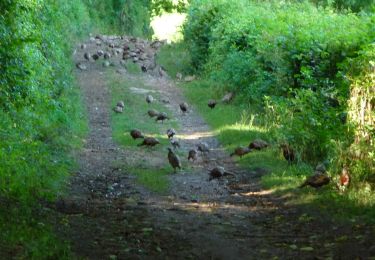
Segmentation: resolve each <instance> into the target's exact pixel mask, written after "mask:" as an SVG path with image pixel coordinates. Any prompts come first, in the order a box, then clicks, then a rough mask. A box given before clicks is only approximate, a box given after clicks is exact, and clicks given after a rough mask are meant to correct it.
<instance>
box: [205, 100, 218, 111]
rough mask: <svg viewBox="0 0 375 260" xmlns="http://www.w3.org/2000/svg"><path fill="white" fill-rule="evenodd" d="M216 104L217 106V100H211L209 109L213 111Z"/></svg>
mask: <svg viewBox="0 0 375 260" xmlns="http://www.w3.org/2000/svg"><path fill="white" fill-rule="evenodd" d="M216 104H217V102H216V100H214V99H210V100H208V104H207V105H208V107H209V108H211V109H213V108H215V106H216Z"/></svg>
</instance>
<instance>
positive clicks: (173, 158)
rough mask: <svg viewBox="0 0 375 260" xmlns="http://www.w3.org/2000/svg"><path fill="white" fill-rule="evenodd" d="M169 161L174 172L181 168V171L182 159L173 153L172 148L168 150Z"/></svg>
mask: <svg viewBox="0 0 375 260" xmlns="http://www.w3.org/2000/svg"><path fill="white" fill-rule="evenodd" d="M168 161H169V163H170V165H171V166H172V167H173V170H174V172H176V168H179V169H180V170H181V162H180V158H179V157H178V155H176V154H175V153H174V152H173V151H172V149H171V148H168Z"/></svg>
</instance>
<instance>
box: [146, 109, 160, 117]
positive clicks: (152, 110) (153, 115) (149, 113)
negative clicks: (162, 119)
mask: <svg viewBox="0 0 375 260" xmlns="http://www.w3.org/2000/svg"><path fill="white" fill-rule="evenodd" d="M147 114H148V115H149V116H150V117H155V116H158V115H159V112H158V111H156V110H155V109H150V110H149V111H147Z"/></svg>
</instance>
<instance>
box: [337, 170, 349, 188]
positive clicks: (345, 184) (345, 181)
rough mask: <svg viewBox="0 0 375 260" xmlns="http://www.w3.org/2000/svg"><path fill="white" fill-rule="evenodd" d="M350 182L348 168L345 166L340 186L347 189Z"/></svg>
mask: <svg viewBox="0 0 375 260" xmlns="http://www.w3.org/2000/svg"><path fill="white" fill-rule="evenodd" d="M349 184H350V175H349V170H348V168H346V167H344V168H343V169H342V171H341V174H340V179H339V188H340V189H341V190H345V189H346V188H347V187H348V186H349Z"/></svg>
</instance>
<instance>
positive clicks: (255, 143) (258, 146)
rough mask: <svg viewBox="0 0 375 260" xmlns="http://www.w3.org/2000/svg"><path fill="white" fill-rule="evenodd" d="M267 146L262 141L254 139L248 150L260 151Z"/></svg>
mask: <svg viewBox="0 0 375 260" xmlns="http://www.w3.org/2000/svg"><path fill="white" fill-rule="evenodd" d="M268 146H269V144H268V143H267V142H266V141H264V140H262V139H255V140H254V141H252V142H251V143H250V144H249V148H251V149H255V150H262V149H264V148H267V147H268Z"/></svg>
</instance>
